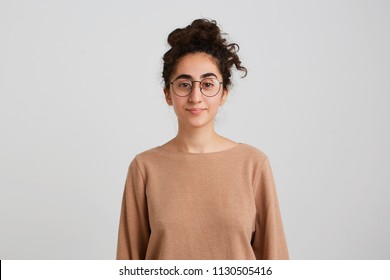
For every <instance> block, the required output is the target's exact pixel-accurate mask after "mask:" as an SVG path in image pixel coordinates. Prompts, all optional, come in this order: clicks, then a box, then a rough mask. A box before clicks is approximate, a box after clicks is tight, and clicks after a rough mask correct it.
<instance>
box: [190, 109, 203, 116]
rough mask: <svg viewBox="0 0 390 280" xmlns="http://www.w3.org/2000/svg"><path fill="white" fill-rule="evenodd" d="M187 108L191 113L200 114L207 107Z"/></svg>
mask: <svg viewBox="0 0 390 280" xmlns="http://www.w3.org/2000/svg"><path fill="white" fill-rule="evenodd" d="M186 110H187V111H189V112H190V113H191V114H194V115H198V114H200V113H202V112H203V111H204V110H206V109H201V108H199V109H198V108H197V109H186Z"/></svg>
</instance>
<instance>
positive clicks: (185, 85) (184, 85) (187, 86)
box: [179, 83, 191, 88]
mask: <svg viewBox="0 0 390 280" xmlns="http://www.w3.org/2000/svg"><path fill="white" fill-rule="evenodd" d="M190 86H191V85H190V84H189V83H181V84H179V87H182V88H189V87H190Z"/></svg>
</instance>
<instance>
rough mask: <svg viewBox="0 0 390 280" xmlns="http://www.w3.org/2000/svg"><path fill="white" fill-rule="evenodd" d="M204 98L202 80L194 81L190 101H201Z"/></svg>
mask: <svg viewBox="0 0 390 280" xmlns="http://www.w3.org/2000/svg"><path fill="white" fill-rule="evenodd" d="M200 100H202V92H201V90H200V82H199V84H197V82H193V83H192V91H191V94H190V96H189V101H192V102H199V101H200Z"/></svg>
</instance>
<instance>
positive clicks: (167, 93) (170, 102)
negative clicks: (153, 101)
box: [164, 87, 173, 106]
mask: <svg viewBox="0 0 390 280" xmlns="http://www.w3.org/2000/svg"><path fill="white" fill-rule="evenodd" d="M164 95H165V101H166V102H167V104H168V105H169V106H172V105H173V103H172V98H171V93H170V92H169V89H167V88H166V87H164Z"/></svg>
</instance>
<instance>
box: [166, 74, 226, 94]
mask: <svg viewBox="0 0 390 280" xmlns="http://www.w3.org/2000/svg"><path fill="white" fill-rule="evenodd" d="M178 79H182V78H181V77H177V78H176V79H174V80H173V81H172V82H170V83H169V84H170V85H171V86H172V91H173V93H174V94H175V95H176V96H179V97H187V96H189V95H190V94H191V93H192V90H193V89H194V83H195V82H198V83H199V89H200V92H201V93H202V94H203V95H204V96H206V97H214V96H216V95H217V94H218V93H219V92H220V91H221V85H222V84H223V82H220V81H219V80H218V79H217V78H210V77H205V78H203V79H202V80H200V81H193V80H191V79H187V80H188V81H190V82H191V90H190V92H189V93H188V94H187V95H178V94H177V93H176V92H175V90H174V89H173V83H174V82H176V81H177V80H178ZM206 79H213V80H216V81H217V82H218V83H219V88H218V91H217V93H216V94H214V95H211V96H210V95H206V94H204V93H203V91H202V86H201V85H202V82H203V81H204V80H206Z"/></svg>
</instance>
